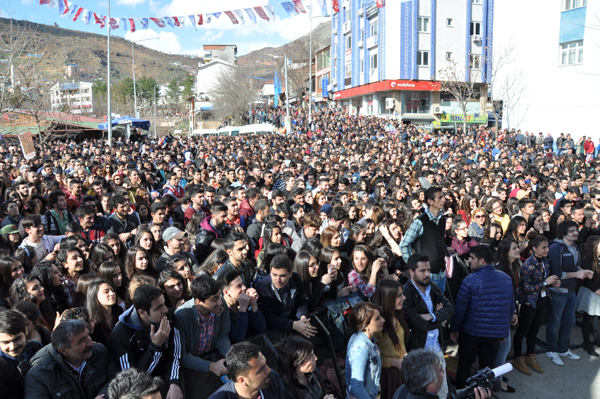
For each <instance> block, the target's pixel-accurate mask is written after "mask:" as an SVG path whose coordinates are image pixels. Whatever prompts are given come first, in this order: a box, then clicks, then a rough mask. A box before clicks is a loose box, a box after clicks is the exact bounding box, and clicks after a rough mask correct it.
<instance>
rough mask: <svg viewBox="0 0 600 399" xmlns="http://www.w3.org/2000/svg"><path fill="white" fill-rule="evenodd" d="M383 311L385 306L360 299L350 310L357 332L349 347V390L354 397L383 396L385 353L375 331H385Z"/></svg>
mask: <svg viewBox="0 0 600 399" xmlns="http://www.w3.org/2000/svg"><path fill="white" fill-rule="evenodd" d="M382 312H383V310H382V309H381V307H379V306H377V305H375V304H373V303H370V302H360V303H358V304H357V305H356V306H354V308H353V309H352V313H350V318H349V325H350V330H351V331H352V332H353V334H352V336H351V337H350V340H349V341H348V347H347V349H346V390H347V395H348V396H350V397H354V398H357V399H375V398H377V397H378V396H379V389H380V380H381V354H380V351H379V348H378V347H377V345H376V344H375V334H377V333H379V332H381V331H382V330H383V326H384V323H385V319H384V318H383V316H382V315H381V313H382Z"/></svg>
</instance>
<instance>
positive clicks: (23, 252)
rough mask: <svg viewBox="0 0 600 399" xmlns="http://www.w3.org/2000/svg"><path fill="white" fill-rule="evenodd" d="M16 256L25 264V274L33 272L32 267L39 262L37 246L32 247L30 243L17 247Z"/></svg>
mask: <svg viewBox="0 0 600 399" xmlns="http://www.w3.org/2000/svg"><path fill="white" fill-rule="evenodd" d="M15 258H17V259H18V260H19V261H20V262H21V265H23V269H24V270H25V274H29V273H31V269H33V267H34V266H35V265H36V264H37V263H38V256H37V252H36V250H35V248H33V247H30V246H29V245H23V246H21V247H19V248H17V250H16V251H15Z"/></svg>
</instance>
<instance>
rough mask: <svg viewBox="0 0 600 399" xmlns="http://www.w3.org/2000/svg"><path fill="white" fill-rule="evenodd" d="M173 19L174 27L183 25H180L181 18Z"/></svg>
mask: <svg viewBox="0 0 600 399" xmlns="http://www.w3.org/2000/svg"><path fill="white" fill-rule="evenodd" d="M171 18H172V19H173V25H175V26H181V24H180V23H179V17H171Z"/></svg>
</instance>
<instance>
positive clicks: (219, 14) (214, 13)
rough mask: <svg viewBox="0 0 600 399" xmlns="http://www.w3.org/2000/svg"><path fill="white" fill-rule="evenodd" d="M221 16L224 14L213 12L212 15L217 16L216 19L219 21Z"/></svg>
mask: <svg viewBox="0 0 600 399" xmlns="http://www.w3.org/2000/svg"><path fill="white" fill-rule="evenodd" d="M221 14H223V13H222V12H213V13H212V15H214V16H215V18H217V19H219V17H220V16H221Z"/></svg>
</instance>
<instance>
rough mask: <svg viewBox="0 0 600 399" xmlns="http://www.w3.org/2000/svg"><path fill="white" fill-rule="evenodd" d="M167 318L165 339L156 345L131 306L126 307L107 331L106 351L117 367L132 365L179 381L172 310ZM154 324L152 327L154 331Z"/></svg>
mask: <svg viewBox="0 0 600 399" xmlns="http://www.w3.org/2000/svg"><path fill="white" fill-rule="evenodd" d="M167 319H168V320H169V323H170V324H171V333H170V334H169V339H167V340H166V341H165V343H164V344H162V345H161V346H160V347H159V346H156V345H154V344H153V343H152V339H151V338H150V330H149V329H147V328H146V327H144V325H143V323H142V320H141V319H140V316H139V314H138V312H137V311H136V310H135V307H134V306H131V307H130V308H129V309H127V310H126V311H125V312H124V313H123V314H122V315H121V316H120V317H119V322H118V323H117V325H115V328H114V330H113V332H112V334H111V335H110V340H109V342H108V352H109V354H110V356H111V357H112V358H113V360H114V361H115V362H116V363H118V365H119V368H120V369H121V370H127V369H129V368H132V367H135V368H138V369H140V370H143V371H145V372H146V373H148V374H149V375H152V376H154V377H161V378H162V379H163V381H165V382H166V381H168V382H169V384H168V385H171V384H177V385H179V371H180V367H181V335H180V332H179V329H178V328H177V322H176V320H175V316H174V314H173V311H172V310H171V309H169V313H167ZM158 327H159V326H158V325H155V326H154V330H155V331H158Z"/></svg>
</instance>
